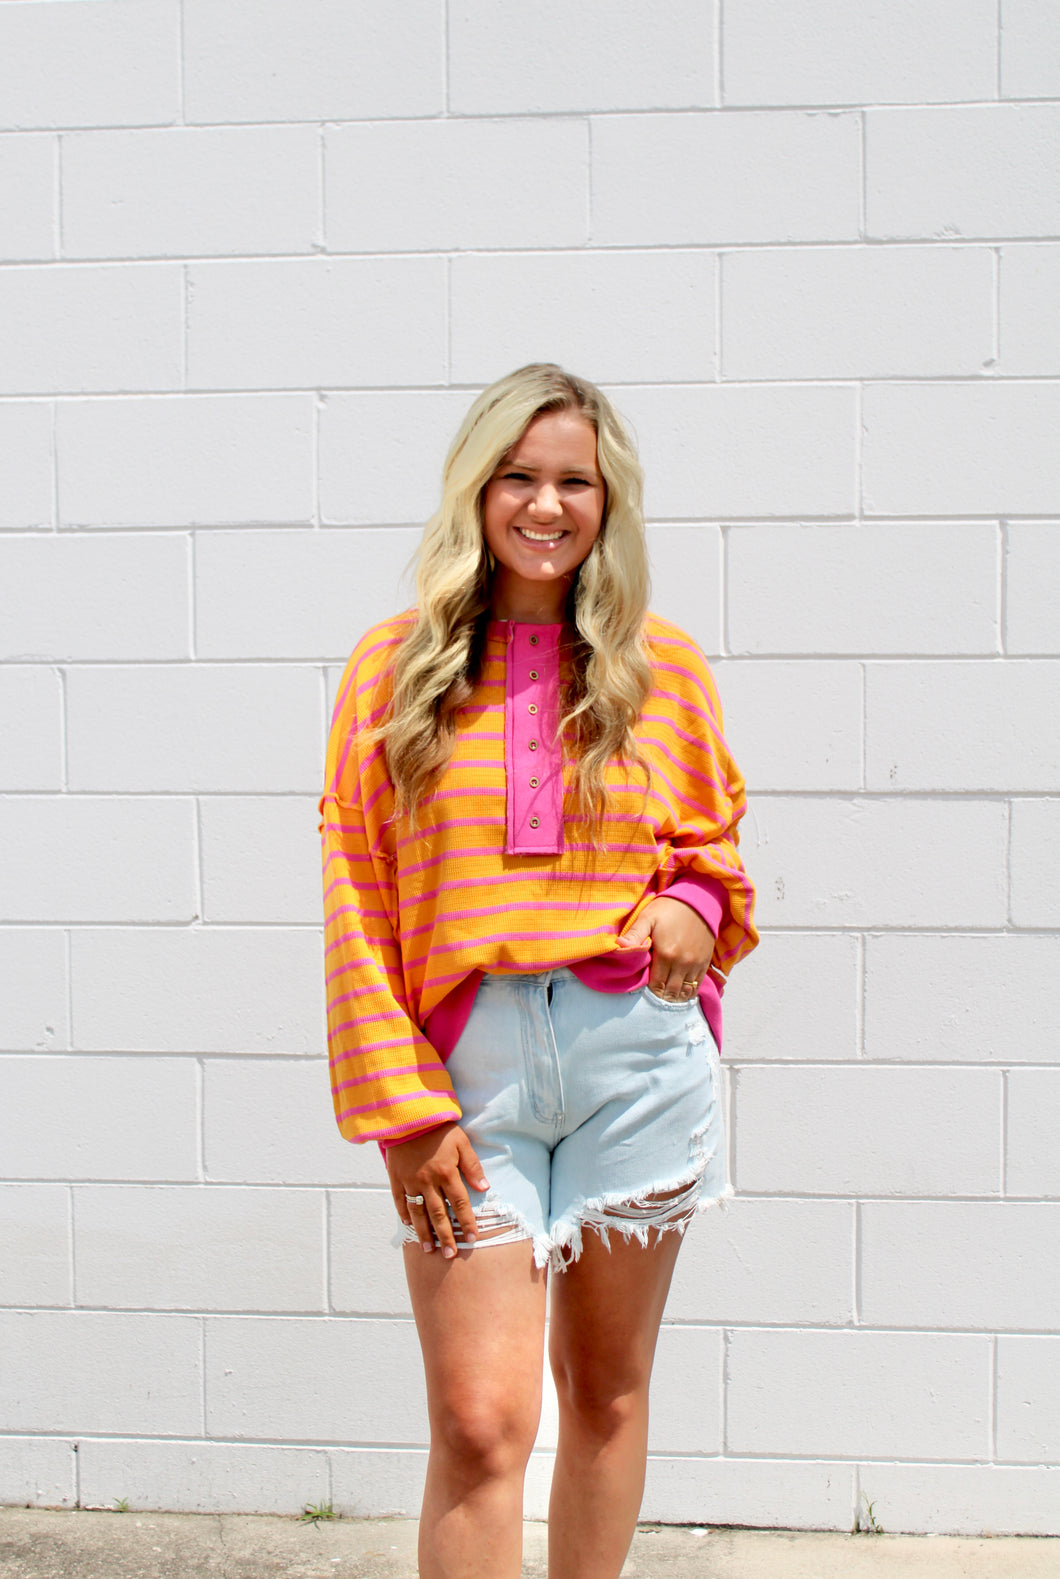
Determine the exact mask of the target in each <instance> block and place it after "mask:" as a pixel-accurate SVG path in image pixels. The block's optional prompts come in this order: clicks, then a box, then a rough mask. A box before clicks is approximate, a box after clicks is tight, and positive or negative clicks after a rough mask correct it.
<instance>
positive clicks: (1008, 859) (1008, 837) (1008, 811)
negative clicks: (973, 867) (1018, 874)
mask: <svg viewBox="0 0 1060 1579" xmlns="http://www.w3.org/2000/svg"><path fill="white" fill-rule="evenodd" d="M1004 805H1005V853H1004V862H1005V871H1004V878H1005V927H1006V929H1009V928H1011V927H1012V926H1013V925H1014V923H1013V920H1012V801H1011V798H1010V799H1008V800H1006V801H1005V803H1004Z"/></svg>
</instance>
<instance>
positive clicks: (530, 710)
mask: <svg viewBox="0 0 1060 1579" xmlns="http://www.w3.org/2000/svg"><path fill="white" fill-rule="evenodd" d="M527 712H528V713H536V712H537V703H536V702H531V703H530V706H529V707H528V708H527Z"/></svg>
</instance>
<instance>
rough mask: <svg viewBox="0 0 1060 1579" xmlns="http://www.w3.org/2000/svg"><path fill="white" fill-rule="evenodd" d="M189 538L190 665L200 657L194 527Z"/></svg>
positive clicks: (196, 543)
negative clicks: (196, 628) (197, 632)
mask: <svg viewBox="0 0 1060 1579" xmlns="http://www.w3.org/2000/svg"><path fill="white" fill-rule="evenodd" d="M187 537H188V661H189V662H190V663H194V662H195V660H196V658H197V657H198V655H199V654H198V641H197V639H196V631H195V625H196V619H195V616H196V613H197V601H198V600H197V599H196V596H195V574H196V570H197V564H196V559H197V555H196V549H197V548H198V538H197V536H196V533H195V528H194V527H192V528H191V530H190V531H189V532H188V534H187Z"/></svg>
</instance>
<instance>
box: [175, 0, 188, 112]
mask: <svg viewBox="0 0 1060 1579" xmlns="http://www.w3.org/2000/svg"><path fill="white" fill-rule="evenodd" d="M184 92H185V84H184V0H180V5H179V8H178V11H177V106H178V110H177V113H178V115H179V117H180V119H179V120H178V122H177V124H178V126H186V125H187V114H188V112H187V106H186V105H185V103H184Z"/></svg>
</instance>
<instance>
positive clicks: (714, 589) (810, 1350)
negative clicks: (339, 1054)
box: [0, 0, 1060, 1532]
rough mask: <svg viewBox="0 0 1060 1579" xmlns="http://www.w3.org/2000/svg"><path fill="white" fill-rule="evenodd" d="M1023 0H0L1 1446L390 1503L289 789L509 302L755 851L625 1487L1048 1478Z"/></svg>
mask: <svg viewBox="0 0 1060 1579" xmlns="http://www.w3.org/2000/svg"><path fill="white" fill-rule="evenodd" d="M1058 15H1060V13H1058V10H1057V7H1056V5H1055V4H1054V0H929V3H924V0H893V3H891V4H889V5H886V6H868V5H865V4H851V3H850V0H665V3H663V4H659V5H654V6H646V5H644V4H642V3H640V0H583V3H579V4H576V5H571V4H570V3H569V0H541V3H538V4H535V5H532V6H526V5H520V6H506V5H498V4H496V3H495V0H404V3H403V4H401V5H398V6H386V5H376V4H368V3H362V0H353V3H351V0H49V3H44V0H8V3H6V4H4V5H2V6H0V125H2V127H3V128H4V130H3V132H2V135H0V251H2V254H3V257H4V260H5V262H4V264H3V267H2V268H0V457H2V460H0V524H2V526H3V528H4V530H3V532H2V534H0V642H2V655H3V657H4V659H5V665H4V668H3V670H2V672H0V775H2V779H0V788H2V789H3V791H4V792H5V795H4V799H3V803H2V816H0V915H2V918H3V924H2V926H0V978H2V983H3V985H2V991H0V1045H2V1047H3V1049H4V1053H3V1056H2V1058H0V1079H2V1087H3V1094H2V1099H0V1100H2V1107H0V1146H2V1156H0V1167H2V1172H3V1176H4V1178H5V1180H6V1181H7V1182H6V1183H4V1184H3V1186H2V1187H0V1301H2V1305H3V1309H2V1310H0V1348H2V1353H3V1362H2V1379H0V1433H2V1434H0V1498H3V1499H5V1500H7V1501H11V1502H23V1501H27V1502H33V1503H43V1504H61V1505H64V1506H70V1505H73V1504H75V1503H78V1502H79V1503H81V1504H89V1505H90V1504H106V1503H109V1502H112V1501H113V1500H115V1499H118V1498H127V1499H128V1500H129V1502H130V1503H131V1505H132V1506H133V1507H138V1508H200V1509H261V1510H271V1509H277V1510H284V1511H292V1512H293V1511H296V1510H298V1509H299V1508H300V1507H301V1506H302V1505H303V1504H304V1503H306V1502H324V1501H327V1500H332V1501H333V1502H334V1504H335V1506H336V1507H337V1508H339V1509H341V1510H343V1511H346V1512H351V1513H374V1512H379V1511H382V1510H393V1509H399V1508H404V1509H414V1508H415V1506H416V1502H417V1494H418V1486H419V1483H420V1480H421V1477H422V1473H423V1464H424V1448H423V1444H424V1442H425V1432H426V1425H425V1419H424V1407H423V1398H422V1388H421V1382H420V1375H419V1363H418V1357H417V1348H416V1341H415V1336H414V1332H413V1328H412V1325H411V1322H410V1317H409V1309H408V1304H407V1300H406V1296H405V1293H404V1291H403V1287H402V1277H401V1270H400V1265H399V1261H398V1258H397V1256H396V1255H395V1253H394V1252H393V1251H392V1250H391V1249H390V1248H389V1246H388V1243H387V1241H388V1238H389V1235H390V1232H391V1225H390V1208H389V1204H388V1195H387V1191H386V1189H385V1186H384V1176H383V1173H382V1170H381V1164H380V1161H379V1158H378V1155H377V1154H376V1152H375V1151H374V1150H373V1149H365V1150H358V1149H355V1148H352V1147H350V1146H348V1145H346V1144H345V1143H344V1142H342V1141H341V1140H340V1139H339V1138H338V1135H337V1132H336V1131H335V1129H334V1127H333V1123H332V1118H331V1113H330V1104H329V1099H328V1092H327V1083H326V1074H325V1063H324V1057H323V1054H324V1043H323V1016H322V1008H321V985H320V982H321V966H320V942H319V898H318V880H317V852H316V832H315V808H314V800H315V796H316V793H317V791H318V787H319V781H320V775H321V755H322V749H323V742H324V732H325V720H326V717H327V711H328V698H329V694H330V690H331V687H332V686H333V685H334V682H335V677H336V675H337V673H338V670H339V666H340V665H341V664H342V662H343V660H344V658H345V657H346V655H347V653H348V652H349V650H350V648H351V647H352V646H353V644H354V642H355V641H356V639H357V638H358V636H359V634H360V632H361V631H362V630H363V628H364V627H365V626H366V625H367V624H368V623H369V622H371V621H373V620H375V619H378V618H381V617H382V616H383V615H385V614H386V613H388V612H389V611H390V610H392V609H393V608H395V607H397V606H399V605H400V603H401V601H402V600H403V598H404V597H405V596H406V594H403V593H402V592H401V590H400V589H399V587H398V575H399V571H400V569H401V566H402V565H403V564H404V562H405V561H406V560H407V557H408V554H409V552H410V551H411V549H412V546H413V544H414V542H415V539H416V533H417V526H418V524H419V523H421V522H422V521H423V519H424V518H425V517H426V516H427V514H428V513H429V512H430V510H431V508H432V505H433V502H434V499H435V489H436V480H437V475H438V469H439V464H440V460H441V456H442V454H443V451H444V447H445V443H446V440H447V437H448V436H449V435H450V434H451V432H452V430H453V429H454V427H455V425H456V422H457V420H458V417H459V415H460V414H461V412H462V411H463V410H464V409H465V407H466V405H467V404H468V402H469V400H470V398H471V396H472V394H473V392H474V391H475V390H477V389H478V388H480V387H481V386H482V385H483V384H484V383H485V382H487V381H488V380H490V379H492V378H493V377H495V376H497V375H498V374H500V373H502V372H504V371H506V370H508V369H509V368H511V367H513V366H515V365H517V364H519V363H520V362H523V361H526V360H529V359H540V358H552V359H557V360H559V361H562V362H564V363H566V364H568V365H570V366H572V367H573V368H575V369H578V370H581V371H584V372H585V373H587V374H588V375H590V376H591V377H594V378H596V379H598V380H600V381H602V382H604V383H606V384H607V385H608V386H609V388H610V389H611V391H612V393H613V395H614V398H615V399H616V401H617V402H618V404H619V406H620V407H621V409H622V410H623V411H624V412H625V413H626V414H627V416H628V417H629V418H630V420H631V421H632V422H633V424H634V426H635V428H636V430H637V433H638V434H639V436H640V441H641V445H642V450H643V455H644V460H645V464H646V467H647V472H648V478H649V485H648V505H649V513H650V519H651V532H652V544H653V555H654V560H655V576H656V593H655V604H656V607H657V608H658V609H659V610H660V611H661V612H662V613H664V614H667V615H669V616H671V617H672V618H675V619H677V620H678V621H679V622H681V623H683V624H684V625H686V626H687V627H688V628H689V629H690V630H691V631H692V632H693V633H694V634H695V635H696V636H697V637H698V638H699V640H700V641H701V642H702V643H703V644H704V646H705V648H706V649H707V651H708V653H709V654H711V656H712V657H713V658H716V660H717V671H718V678H719V682H720V685H721V689H722V694H723V697H724V700H725V703H726V707H727V712H728V717H729V726H730V731H729V732H730V736H731V741H732V744H733V747H734V750H735V752H736V754H737V757H738V759H739V761H740V762H741V764H742V765H743V767H744V769H745V771H746V775H747V778H748V782H749V784H750V786H751V790H752V800H751V810H750V812H749V814H748V817H747V820H746V823H745V825H744V826H745V830H746V832H745V850H746V855H747V861H748V864H749V866H750V868H751V870H752V872H753V873H754V875H755V877H756V878H757V879H758V882H759V885H760V891H761V906H760V918H761V922H762V925H763V929H764V936H763V942H762V946H761V949H760V951H759V953H758V954H757V955H756V956H755V957H754V958H753V959H752V960H750V961H749V962H748V963H747V964H746V965H745V966H743V967H742V968H741V969H740V971H739V975H738V979H737V980H736V981H734V984H733V987H732V989H731V992H730V995H729V999H728V1003H727V1010H728V1035H727V1042H726V1061H727V1066H728V1077H729V1088H730V1090H729V1095H730V1100H731V1112H732V1164H733V1172H734V1177H735V1182H736V1186H737V1196H736V1200H735V1201H734V1203H733V1204H732V1206H731V1209H729V1210H727V1211H725V1212H723V1213H722V1212H718V1213H712V1214H708V1216H707V1217H705V1218H704V1219H703V1220H702V1221H701V1222H700V1223H699V1224H698V1225H697V1227H696V1229H695V1230H694V1232H693V1233H692V1235H691V1236H690V1238H689V1241H688V1244H687V1246H686V1248H685V1250H684V1252H683V1254H682V1258H681V1263H680V1267H679V1270H678V1274H677V1279H676V1283H675V1286H674V1289H673V1294H672V1297H671V1299H670V1303H669V1307H668V1313H667V1324H666V1326H665V1328H664V1330H663V1333H662V1337H661V1342H660V1348H659V1358H658V1365H657V1374H656V1410H655V1416H654V1422H653V1426H652V1437H651V1454H652V1457H651V1464H650V1472H649V1485H648V1493H647V1497H646V1501H645V1508H644V1511H645V1516H646V1517H649V1518H653V1519H664V1520H677V1521H693V1522H711V1523H715V1522H716V1523H735V1524H741V1523H747V1524H761V1525H771V1524H779V1525H793V1526H824V1527H835V1528H849V1527H851V1526H852V1525H853V1524H854V1523H855V1522H856V1521H857V1520H858V1518H859V1516H860V1517H862V1518H864V1516H865V1511H866V1503H867V1502H871V1503H872V1504H873V1506H874V1513H875V1517H876V1518H877V1519H878V1521H879V1522H880V1523H881V1524H882V1525H883V1526H884V1528H886V1529H888V1530H958V1531H980V1530H993V1531H1028V1532H1032V1531H1033V1532H1048V1531H1057V1530H1060V1469H1058V1468H1057V1467H1056V1465H1057V1461H1058V1459H1060V1386H1058V1381H1057V1378H1058V1377H1060V1337H1058V1336H1057V1335H1056V1333H1055V1325H1056V1312H1057V1306H1058V1295H1060V1273H1058V1264H1060V1255H1058V1247H1060V1166H1058V1162H1057V1157H1058V1155H1060V1151H1058V1147H1057V1135H1058V1133H1060V1063H1058V1057H1060V1036H1058V1016H1057V1011H1056V995H1057V993H1056V990H1057V982H1058V980H1060V937H1058V934H1057V929H1058V926H1060V900H1058V898H1057V894H1058V892H1060V884H1058V881H1057V874H1058V867H1060V794H1058V773H1060V687H1058V684H1057V680H1058V657H1057V628H1058V619H1057V604H1058V593H1060V444H1058V443H1057V434H1058V432H1060V310H1058V297H1060V24H1058ZM552 1431H553V1424H552V1422H551V1420H550V1419H549V1418H547V1411H546V1423H545V1425H544V1427H543V1431H542V1437H541V1451H540V1454H539V1455H538V1456H537V1457H536V1458H535V1461H534V1465H533V1469H532V1473H531V1478H530V1488H529V1498H528V1501H529V1506H530V1508H531V1510H532V1511H534V1512H540V1511H541V1510H542V1508H543V1506H544V1497H545V1489H544V1488H545V1485H546V1481H547V1473H548V1447H549V1443H550V1441H551V1440H552Z"/></svg>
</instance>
